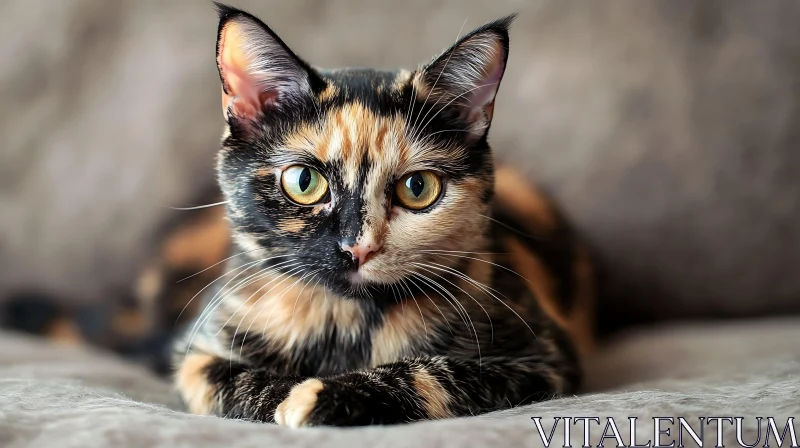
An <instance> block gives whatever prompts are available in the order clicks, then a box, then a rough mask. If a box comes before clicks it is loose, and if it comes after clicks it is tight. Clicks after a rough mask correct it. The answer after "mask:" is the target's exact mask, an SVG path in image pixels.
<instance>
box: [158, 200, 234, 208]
mask: <svg viewBox="0 0 800 448" xmlns="http://www.w3.org/2000/svg"><path fill="white" fill-rule="evenodd" d="M227 203H228V201H222V202H215V203H213V204H205V205H196V206H194V207H167V208H171V209H173V210H199V209H201V208H209V207H216V206H218V205H223V204H227Z"/></svg>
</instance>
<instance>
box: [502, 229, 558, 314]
mask: <svg viewBox="0 0 800 448" xmlns="http://www.w3.org/2000/svg"><path fill="white" fill-rule="evenodd" d="M504 243H505V246H506V247H507V248H508V252H509V254H508V256H509V259H510V260H511V264H512V266H513V269H514V270H515V271H517V272H518V273H519V274H520V275H522V276H523V277H525V278H526V279H527V280H528V281H527V282H525V284H526V285H527V287H528V288H530V289H531V291H532V292H533V294H534V296H535V297H536V300H537V303H538V304H539V306H540V307H541V309H542V311H544V312H545V314H547V315H548V316H549V317H550V318H551V319H553V321H555V322H556V324H558V325H559V326H560V327H561V328H564V329H568V328H569V325H568V321H567V317H566V316H565V314H564V313H563V312H562V311H561V306H560V305H559V304H558V302H557V298H556V296H555V294H554V291H555V288H554V286H553V278H552V275H551V274H550V272H548V270H547V268H546V267H545V266H544V263H542V261H541V260H539V258H537V257H536V255H534V254H533V253H532V252H530V251H529V250H528V249H526V248H525V246H523V245H522V243H520V242H519V241H518V240H517V239H516V238H513V237H506V238H505V239H504Z"/></svg>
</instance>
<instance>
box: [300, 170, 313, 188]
mask: <svg viewBox="0 0 800 448" xmlns="http://www.w3.org/2000/svg"><path fill="white" fill-rule="evenodd" d="M297 184H298V186H299V187H300V191H303V192H305V191H306V190H308V186H309V185H310V184H311V170H310V169H308V168H303V171H301V172H300V177H299V178H298V179H297Z"/></svg>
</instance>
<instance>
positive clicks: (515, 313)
mask: <svg viewBox="0 0 800 448" xmlns="http://www.w3.org/2000/svg"><path fill="white" fill-rule="evenodd" d="M434 264H435V265H438V266H441V268H439V270H443V271H445V272H451V273H452V274H455V275H457V276H459V277H461V278H463V279H464V280H467V281H468V282H471V283H472V284H473V285H475V286H477V287H478V288H480V289H482V290H483V291H484V292H485V293H486V294H488V295H490V296H491V297H492V298H494V299H495V300H497V301H498V302H500V304H502V305H503V306H505V307H506V308H508V309H509V311H511V312H512V313H514V315H515V316H517V318H518V319H519V320H520V321H522V323H523V324H524V325H525V326H526V327H528V330H529V331H530V332H531V334H532V335H533V336H534V337H535V338H536V339H539V336H537V335H536V332H534V331H533V329H532V328H531V326H530V325H528V322H527V321H526V320H525V319H523V318H522V316H520V315H519V313H517V311H516V310H514V309H513V308H511V306H509V305H508V304H507V303H505V302H504V301H503V300H501V299H500V298H499V297H497V296H496V295H494V294H493V293H492V292H491V291H495V292H497V293H498V294H500V295H503V294H502V293H500V292H499V291H497V290H495V289H494V288H492V287H490V286H486V285H484V284H483V283H481V282H479V281H477V280H475V279H473V278H472V277H470V276H468V275H466V274H464V273H462V272H459V271H458V270H455V269H453V268H449V267H447V266H444V265H442V264H439V263H434ZM430 267H431V268H433V269H436V268H435V267H433V266H430ZM503 297H505V296H504V295H503ZM505 298H506V300H508V297H505Z"/></svg>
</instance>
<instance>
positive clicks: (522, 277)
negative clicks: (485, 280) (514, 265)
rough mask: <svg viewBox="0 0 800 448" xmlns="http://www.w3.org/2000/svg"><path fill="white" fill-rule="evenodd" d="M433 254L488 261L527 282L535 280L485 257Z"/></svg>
mask: <svg viewBox="0 0 800 448" xmlns="http://www.w3.org/2000/svg"><path fill="white" fill-rule="evenodd" d="M433 255H436V256H438V257H457V258H467V259H470V260H475V261H480V262H483V263H488V264H490V265H492V266H495V267H498V268H500V269H503V270H505V271H507V272H510V273H511V274H514V275H516V276H517V277H519V278H521V279H523V280H525V281H526V282H528V283H531V284H533V282H531V281H530V280H528V279H527V278H525V277H524V276H523V275H522V274H520V273H519V272H517V271H515V270H513V269H511V268H509V267H506V266H503V265H501V264H497V263H494V262H492V261H488V260H483V259H480V258H475V257H468V256H466V255H457V254H433Z"/></svg>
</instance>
